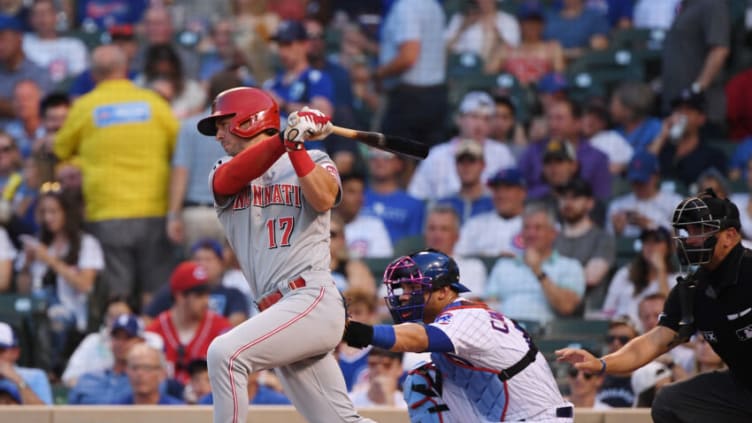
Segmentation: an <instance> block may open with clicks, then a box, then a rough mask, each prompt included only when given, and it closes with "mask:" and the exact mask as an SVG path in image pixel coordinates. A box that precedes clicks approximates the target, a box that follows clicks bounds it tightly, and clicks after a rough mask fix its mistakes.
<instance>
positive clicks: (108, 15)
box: [75, 0, 150, 32]
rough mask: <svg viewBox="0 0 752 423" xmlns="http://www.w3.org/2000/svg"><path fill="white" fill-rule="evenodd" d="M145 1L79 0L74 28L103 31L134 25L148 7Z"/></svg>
mask: <svg viewBox="0 0 752 423" xmlns="http://www.w3.org/2000/svg"><path fill="white" fill-rule="evenodd" d="M149 3H150V2H149V1H147V0H80V1H77V2H76V3H75V4H76V14H75V16H76V25H75V26H76V27H82V28H84V29H86V30H88V31H92V32H94V31H96V30H99V31H105V30H107V29H108V28H111V27H112V26H114V25H123V24H127V25H135V24H137V23H138V22H139V21H141V17H142V15H143V14H144V11H145V10H146V8H147V7H148V5H149Z"/></svg>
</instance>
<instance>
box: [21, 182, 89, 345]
mask: <svg viewBox="0 0 752 423" xmlns="http://www.w3.org/2000/svg"><path fill="white" fill-rule="evenodd" d="M77 198H78V197H77V196H76V195H75V194H74V193H71V192H66V191H63V190H61V187H60V184H59V183H57V182H46V183H44V184H42V188H41V189H40V196H39V202H38V203H37V216H38V219H39V223H40V232H39V235H38V237H36V238H35V237H31V236H28V235H26V236H22V237H21V240H22V242H23V244H24V245H23V254H22V255H21V257H20V259H19V263H18V267H19V268H20V269H19V270H20V273H19V290H20V291H21V292H24V291H25V292H30V293H31V294H32V295H34V296H38V297H43V298H45V299H46V300H47V301H48V303H49V307H48V309H47V314H48V316H49V317H50V321H51V330H52V331H53V336H55V337H56V338H55V339H54V341H55V342H54V343H53V348H55V349H58V351H57V352H58V353H60V352H62V348H63V347H64V346H65V341H66V339H67V338H66V335H67V334H68V333H69V332H70V331H71V330H74V331H77V332H79V333H83V332H84V331H85V330H86V328H87V324H88V321H87V319H88V295H89V292H91V290H92V288H93V287H94V282H95V280H96V277H97V274H98V273H99V271H101V270H102V269H103V268H104V255H103V253H102V247H101V246H100V244H99V241H97V240H96V238H94V237H93V236H91V235H89V234H87V233H84V232H83V230H82V226H81V223H82V219H83V216H82V212H81V210H82V208H81V205H80V204H79V202H78V200H77Z"/></svg>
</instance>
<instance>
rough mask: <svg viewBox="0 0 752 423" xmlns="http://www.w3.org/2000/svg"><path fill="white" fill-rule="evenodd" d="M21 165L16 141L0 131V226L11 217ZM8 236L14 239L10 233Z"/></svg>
mask: <svg viewBox="0 0 752 423" xmlns="http://www.w3.org/2000/svg"><path fill="white" fill-rule="evenodd" d="M22 163H23V162H22V161H21V154H20V152H19V151H18V147H17V145H16V140H15V139H13V137H11V136H10V135H8V133H7V132H5V131H3V130H0V224H4V225H7V224H8V222H10V220H11V218H12V217H13V208H12V205H11V203H12V201H13V197H15V195H16V191H17V190H18V187H19V186H20V185H21V182H22V181H23V177H22V176H21V164H22ZM10 235H11V237H14V234H13V232H12V231H11V233H10Z"/></svg>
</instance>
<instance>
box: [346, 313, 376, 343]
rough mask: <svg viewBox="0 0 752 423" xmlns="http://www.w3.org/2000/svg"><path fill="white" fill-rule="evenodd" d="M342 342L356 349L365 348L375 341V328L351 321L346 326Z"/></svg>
mask: <svg viewBox="0 0 752 423" xmlns="http://www.w3.org/2000/svg"><path fill="white" fill-rule="evenodd" d="M342 340H343V341H345V342H346V343H347V345H349V346H351V347H355V348H365V347H367V346H369V345H371V342H372V341H373V326H371V325H367V324H365V323H360V322H356V321H354V320H349V321H348V322H347V324H346V326H345V334H344V335H343V336H342Z"/></svg>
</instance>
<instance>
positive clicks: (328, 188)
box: [299, 152, 339, 213]
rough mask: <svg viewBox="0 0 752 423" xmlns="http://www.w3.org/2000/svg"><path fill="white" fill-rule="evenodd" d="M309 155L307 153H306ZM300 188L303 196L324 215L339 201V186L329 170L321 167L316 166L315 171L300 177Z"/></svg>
mask: <svg viewBox="0 0 752 423" xmlns="http://www.w3.org/2000/svg"><path fill="white" fill-rule="evenodd" d="M304 153H305V154H308V153H307V152H304ZM299 180H300V188H301V189H302V190H303V196H304V197H305V198H306V200H307V201H308V202H309V203H310V204H311V205H312V206H313V208H314V209H315V210H316V211H318V212H320V213H323V212H325V211H327V210H329V209H331V208H332V207H333V206H334V202H335V201H336V200H337V192H338V191H339V185H338V184H337V181H336V179H335V177H334V175H332V174H331V173H330V172H329V171H328V170H326V169H324V168H323V167H322V166H320V165H316V167H314V169H313V171H311V172H310V173H308V174H307V175H305V176H303V177H299Z"/></svg>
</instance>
